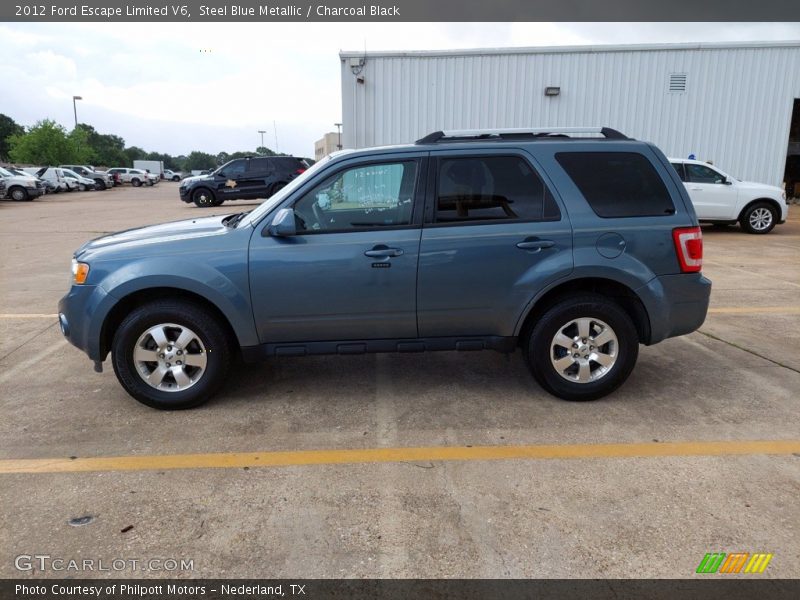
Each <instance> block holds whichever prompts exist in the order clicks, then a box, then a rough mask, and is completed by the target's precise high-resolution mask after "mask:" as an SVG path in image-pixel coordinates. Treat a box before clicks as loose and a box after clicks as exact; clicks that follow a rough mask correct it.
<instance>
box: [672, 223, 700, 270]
mask: <svg viewBox="0 0 800 600" xmlns="http://www.w3.org/2000/svg"><path fill="white" fill-rule="evenodd" d="M672 241H673V242H675V253H676V254H677V255H678V262H679V263H680V265H681V272H682V273H698V272H699V271H700V269H702V268H703V232H702V231H701V230H700V228H699V227H681V228H678V229H673V230H672Z"/></svg>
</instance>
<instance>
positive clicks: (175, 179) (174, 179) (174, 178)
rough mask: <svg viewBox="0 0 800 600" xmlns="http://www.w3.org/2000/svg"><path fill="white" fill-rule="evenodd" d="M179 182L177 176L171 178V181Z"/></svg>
mask: <svg viewBox="0 0 800 600" xmlns="http://www.w3.org/2000/svg"><path fill="white" fill-rule="evenodd" d="M180 180H181V178H180V177H178V176H177V175H175V177H173V178H172V181H180Z"/></svg>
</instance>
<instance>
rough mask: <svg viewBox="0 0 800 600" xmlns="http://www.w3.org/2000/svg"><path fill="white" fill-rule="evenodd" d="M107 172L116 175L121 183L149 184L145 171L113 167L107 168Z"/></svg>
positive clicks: (135, 185) (133, 184)
mask: <svg viewBox="0 0 800 600" xmlns="http://www.w3.org/2000/svg"><path fill="white" fill-rule="evenodd" d="M108 172H109V173H111V174H116V175H118V176H119V178H120V181H121V182H122V183H130V184H131V185H132V186H133V187H139V186H140V185H143V184H147V185H149V184H150V178H149V177H148V176H147V173H145V172H144V171H141V170H139V169H128V168H126V167H114V168H113V169H109V170H108Z"/></svg>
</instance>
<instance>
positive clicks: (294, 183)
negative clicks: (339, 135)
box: [242, 151, 341, 225]
mask: <svg viewBox="0 0 800 600" xmlns="http://www.w3.org/2000/svg"><path fill="white" fill-rule="evenodd" d="M340 154H341V151H340V152H335V153H334V154H332V155H331V154H329V155H328V156H326V157H325V158H322V159H320V160H318V161H317V162H316V163H315V164H314V165H312V166H311V167H309V168H308V169H306V170H305V171H304V172H303V174H302V175H300V176H299V177H295V178H294V179H292V180H291V181H290V182H289V183H288V184H287V185H286V187H285V188H283V189H282V190H279V191H278V192H276V193H275V195H274V196H272V197H271V198H269V199H268V200H266V201H265V202H262V203H261V206H259V207H258V208H256V209H255V210H253V211H252V212H251V213H250V215H249V218H248V219H247V220H246V221H245V222H244V223H242V225H244V224H247V225H252V224H253V223H256V222H258V220H259V219H260V218H261V217H262V216H263V215H265V214H266V213H268V212H269V211H271V210H272V209H273V208H275V206H277V205H278V204H280V203H281V202H283V200H284V198H286V196H288V195H289V194H291V193H292V192H293V191H294V190H296V189H297V188H298V187H300V186H301V185H303V184H304V183H305V182H306V181H307V180H308V178H309V177H312V176H313V175H314V174H315V173H317V172H318V171H320V170H322V169H323V168H324V167H325V165H327V164H328V163H329V162H330V161H331V157H332V156H338V155H340Z"/></svg>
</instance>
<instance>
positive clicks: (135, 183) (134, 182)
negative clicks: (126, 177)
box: [131, 177, 142, 187]
mask: <svg viewBox="0 0 800 600" xmlns="http://www.w3.org/2000/svg"><path fill="white" fill-rule="evenodd" d="M131 185H132V186H133V187H139V186H140V185H142V180H141V179H139V178H137V177H134V178H133V179H131Z"/></svg>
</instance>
